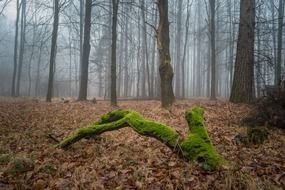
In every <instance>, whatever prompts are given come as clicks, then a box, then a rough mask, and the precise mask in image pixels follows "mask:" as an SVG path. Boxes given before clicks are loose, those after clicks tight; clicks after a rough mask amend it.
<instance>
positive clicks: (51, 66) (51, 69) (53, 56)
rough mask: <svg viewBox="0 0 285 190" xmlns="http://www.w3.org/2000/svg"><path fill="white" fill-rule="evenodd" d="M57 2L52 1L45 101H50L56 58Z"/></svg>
mask: <svg viewBox="0 0 285 190" xmlns="http://www.w3.org/2000/svg"><path fill="white" fill-rule="evenodd" d="M58 3H59V2H58V1H57V0H55V1H54V21H53V31H52V39H51V52H50V62H49V79H48V91H47V97H46V101H47V102H51V98H52V96H53V81H54V72H55V59H56V43H57V32H58V20H59V4H58Z"/></svg>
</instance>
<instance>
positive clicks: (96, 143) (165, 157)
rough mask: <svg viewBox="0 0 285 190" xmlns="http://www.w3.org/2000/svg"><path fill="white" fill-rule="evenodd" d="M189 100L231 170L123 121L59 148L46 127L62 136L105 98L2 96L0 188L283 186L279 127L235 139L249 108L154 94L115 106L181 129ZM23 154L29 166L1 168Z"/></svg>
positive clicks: (93, 115)
mask: <svg viewBox="0 0 285 190" xmlns="http://www.w3.org/2000/svg"><path fill="white" fill-rule="evenodd" d="M193 105H200V106H202V107H204V108H205V121H206V126H207V128H208V131H209V135H210V137H211V139H212V140H213V143H214V144H215V146H216V147H217V149H218V151H219V152H220V153H221V154H222V155H224V156H225V158H226V159H227V160H229V161H230V162H231V163H232V164H233V167H234V170H233V171H231V170H221V171H213V172H208V171H206V170H203V169H201V168H200V167H199V166H198V165H197V164H196V163H188V162H186V161H185V160H183V159H180V158H178V157H177V156H176V155H175V154H173V153H172V152H171V151H170V150H169V149H168V148H167V147H166V146H164V145H163V144H162V143H160V142H158V141H155V140H154V139H151V138H146V137H142V136H140V135H138V134H136V133H134V132H133V131H132V130H131V129H128V128H127V129H121V130H119V131H114V132H110V133H106V134H103V135H102V136H100V137H98V138H97V137H96V138H94V137H91V138H89V139H86V140H82V141H80V142H79V143H76V144H74V145H73V146H72V147H70V148H69V149H68V150H62V149H56V148H54V145H55V144H56V142H55V140H53V139H52V138H50V137H49V134H52V137H54V138H55V139H58V140H61V139H62V138H64V137H65V136H67V135H68V134H70V133H71V132H72V131H74V130H75V129H76V128H79V127H82V126H85V125H87V124H88V123H90V122H91V121H94V120H96V119H97V118H99V117H100V116H101V115H102V114H104V113H105V112H108V111H111V110H112V109H113V108H112V107H110V106H109V102H105V101H97V103H96V104H93V103H92V102H85V103H81V102H75V101H72V100H70V101H69V102H68V103H64V101H58V102H55V103H45V102H42V101H37V102H35V101H31V100H27V99H24V100H23V99H18V100H14V99H11V100H9V99H8V100H7V99H3V98H2V99H1V102H0V189H1V188H2V187H3V188H4V189H9V188H10V189H13V187H16V186H17V187H19V188H21V187H22V188H23V189H25V187H33V189H44V188H50V189H51V188H54V189H224V188H228V189H230V188H233V187H235V188H236V189H238V188H244V187H248V188H249V187H253V186H258V187H265V185H266V184H270V185H272V184H273V185H278V186H279V187H282V186H283V187H285V185H284V181H285V174H284V171H285V150H284V146H285V139H284V137H285V132H284V131H281V130H278V129H271V130H270V134H269V140H267V141H266V142H265V143H264V144H262V145H259V146H255V145H248V146H245V145H244V144H242V143H241V144H239V143H236V142H235V137H236V136H237V135H238V134H241V133H243V132H244V131H245V130H246V129H245V128H244V127H243V126H242V125H241V122H240V121H241V120H242V119H243V118H244V117H246V116H247V114H248V113H249V112H250V110H251V107H249V106H246V105H234V104H230V103H228V102H225V101H217V102H215V104H213V103H209V102H208V101H207V100H203V99H200V100H185V101H178V102H177V103H175V105H174V106H173V107H172V108H169V109H162V108H160V103H159V102H158V101H138V102H137V101H124V102H120V107H122V108H129V109H134V110H136V111H139V112H140V113H142V114H143V115H144V116H145V117H146V118H149V119H153V120H156V121H159V122H162V123H165V124H167V125H169V126H172V127H174V128H175V130H177V131H178V132H179V133H181V134H182V135H186V133H187V131H188V128H187V124H186V122H185V120H184V112H185V110H186V109H187V108H189V107H191V106H193ZM7 155H9V159H8V157H7ZM21 155H26V156H27V157H28V158H29V159H30V160H32V162H33V166H34V167H33V169H31V170H30V171H27V172H24V173H20V174H17V175H12V174H8V175H6V174H5V175H3V171H4V170H5V169H6V168H7V167H8V163H9V162H10V157H12V158H14V157H19V156H21ZM1 159H2V161H1Z"/></svg>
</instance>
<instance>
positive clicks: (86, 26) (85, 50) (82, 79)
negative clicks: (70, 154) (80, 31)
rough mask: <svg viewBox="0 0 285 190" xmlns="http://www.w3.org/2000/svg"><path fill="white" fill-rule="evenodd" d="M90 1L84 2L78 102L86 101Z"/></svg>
mask: <svg viewBox="0 0 285 190" xmlns="http://www.w3.org/2000/svg"><path fill="white" fill-rule="evenodd" d="M91 11H92V0H86V2H85V21H84V40H83V53H82V64H81V70H80V71H81V74H80V87H79V95H78V100H81V101H82V100H86V99H87V88H88V65H89V55H90V29H91Z"/></svg>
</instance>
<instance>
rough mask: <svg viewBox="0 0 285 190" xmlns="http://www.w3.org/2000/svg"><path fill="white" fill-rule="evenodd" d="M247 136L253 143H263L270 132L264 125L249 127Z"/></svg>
mask: <svg viewBox="0 0 285 190" xmlns="http://www.w3.org/2000/svg"><path fill="white" fill-rule="evenodd" d="M247 136H248V139H249V141H250V142H251V143H253V144H263V142H264V141H265V140H267V139H268V132H267V130H266V129H265V128H262V127H248V128H247Z"/></svg>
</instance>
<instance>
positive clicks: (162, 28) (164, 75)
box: [157, 0, 175, 107]
mask: <svg viewBox="0 0 285 190" xmlns="http://www.w3.org/2000/svg"><path fill="white" fill-rule="evenodd" d="M158 9H159V26H158V37H157V47H158V51H159V55H160V64H159V73H160V78H161V82H160V83H161V106H162V107H168V106H171V105H172V104H173V103H174V101H175V97H174V93H173V87H172V80H173V69H172V66H171V58H170V52H169V43H170V39H169V21H168V0H158Z"/></svg>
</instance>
